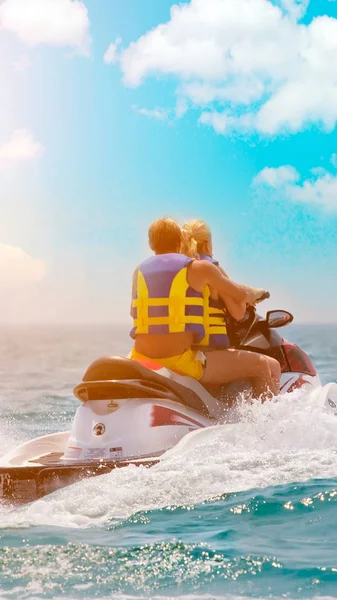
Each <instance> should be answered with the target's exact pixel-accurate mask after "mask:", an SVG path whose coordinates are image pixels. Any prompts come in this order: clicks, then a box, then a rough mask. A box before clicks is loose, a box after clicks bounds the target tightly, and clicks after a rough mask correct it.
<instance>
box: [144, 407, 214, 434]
mask: <svg viewBox="0 0 337 600" xmlns="http://www.w3.org/2000/svg"><path fill="white" fill-rule="evenodd" d="M151 417H152V420H151V427H162V426H164V425H182V426H183V427H189V428H190V429H198V428H199V427H205V426H204V425H203V424H202V423H199V421H195V420H194V419H191V417H187V416H186V415H183V414H181V413H180V412H177V411H176V410H172V409H171V408H165V407H164V406H158V405H155V406H153V407H152V414H151Z"/></svg>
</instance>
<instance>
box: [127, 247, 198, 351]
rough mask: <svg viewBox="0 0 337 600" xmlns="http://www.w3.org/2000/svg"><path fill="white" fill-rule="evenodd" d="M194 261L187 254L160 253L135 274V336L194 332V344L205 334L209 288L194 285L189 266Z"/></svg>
mask: <svg viewBox="0 0 337 600" xmlns="http://www.w3.org/2000/svg"><path fill="white" fill-rule="evenodd" d="M191 262H193V259H192V258H189V257H188V256H185V255H184V254H158V255H155V256H152V257H151V258H148V259H146V260H144V261H143V262H142V263H141V264H140V265H139V267H138V268H137V269H136V270H135V272H134V276H133V289H132V307H131V315H132V317H133V324H134V326H133V329H132V330H131V332H130V335H131V337H132V338H133V339H134V338H135V336H136V335H138V334H144V333H145V334H146V333H147V334H152V335H154V334H169V333H183V332H192V333H193V334H194V336H193V341H194V343H199V342H200V341H201V340H202V339H203V338H204V336H205V329H204V311H205V308H207V306H208V296H209V290H208V287H207V286H206V287H205V289H204V291H203V293H200V292H197V291H196V290H194V289H193V288H191V287H190V285H189V283H188V281H187V267H188V265H189V264H190V263H191Z"/></svg>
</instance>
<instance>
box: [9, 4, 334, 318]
mask: <svg viewBox="0 0 337 600" xmlns="http://www.w3.org/2000/svg"><path fill="white" fill-rule="evenodd" d="M336 123H337V2H334V1H333V0H329V1H328V0H311V1H310V0H274V1H272V0H190V1H184V2H179V3H177V4H174V3H173V2H171V1H170V0H160V1H158V0H142V1H141V2H140V1H139V0H123V1H118V0H100V1H99V2H97V0H83V1H80V0H0V323H5V324H6V323H14V324H15V323H16V324H25V323H53V324H62V323H74V324H85V323H127V322H128V321H129V319H130V317H129V306H130V291H131V280H132V273H133V270H134V268H135V267H136V266H137V264H138V263H139V262H140V261H141V260H143V259H144V258H146V257H147V256H148V255H149V253H150V251H149V249H148V246H147V229H148V226H149V224H150V223H151V221H152V220H154V219H155V218H158V217H160V216H163V215H169V216H172V217H174V218H176V219H177V220H179V222H180V223H181V224H182V223H183V222H184V221H185V220H187V219H190V218H202V219H205V220H206V221H207V222H208V224H209V226H210V228H211V230H212V233H213V245H214V249H215V254H216V257H217V258H218V260H219V261H220V263H221V264H222V265H223V267H224V268H225V269H226V271H227V272H228V273H229V274H230V276H231V277H232V279H234V280H235V281H238V282H239V283H247V284H251V285H254V286H257V287H264V288H265V289H268V290H269V291H270V293H271V300H270V301H268V302H266V303H264V305H263V307H262V306H261V312H262V313H263V311H264V310H270V309H273V308H276V309H280V308H284V309H287V310H290V311H291V312H293V314H294V316H295V320H296V321H297V322H315V323H318V322H325V323H327V322H337V309H336V297H337V277H336V271H337V269H336V266H337V134H336Z"/></svg>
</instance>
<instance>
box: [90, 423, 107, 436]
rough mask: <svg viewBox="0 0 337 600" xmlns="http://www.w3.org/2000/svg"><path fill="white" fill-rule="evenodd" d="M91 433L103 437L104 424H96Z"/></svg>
mask: <svg viewBox="0 0 337 600" xmlns="http://www.w3.org/2000/svg"><path fill="white" fill-rule="evenodd" d="M93 432H94V434H95V435H103V433H104V432H105V425H104V423H96V425H95V427H94V429H93Z"/></svg>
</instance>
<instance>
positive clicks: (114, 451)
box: [109, 446, 123, 458]
mask: <svg viewBox="0 0 337 600" xmlns="http://www.w3.org/2000/svg"><path fill="white" fill-rule="evenodd" d="M109 452H110V458H122V457H123V448H122V447H121V446H117V447H116V448H109Z"/></svg>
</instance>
